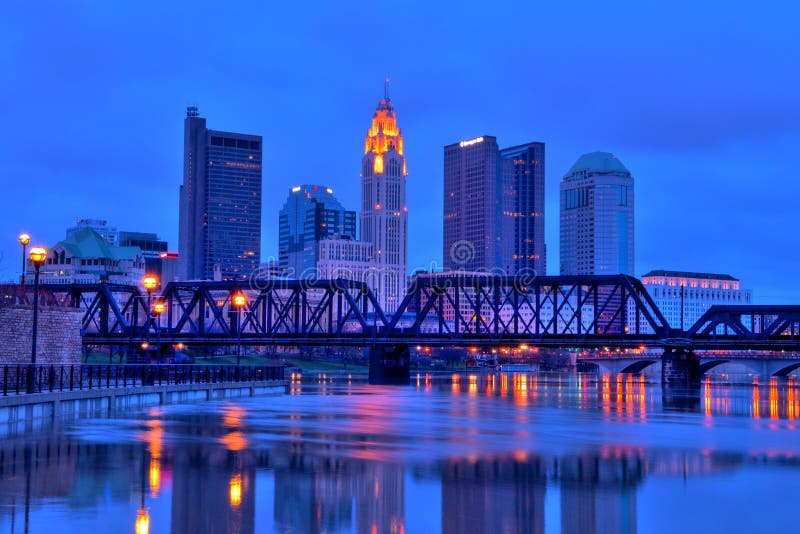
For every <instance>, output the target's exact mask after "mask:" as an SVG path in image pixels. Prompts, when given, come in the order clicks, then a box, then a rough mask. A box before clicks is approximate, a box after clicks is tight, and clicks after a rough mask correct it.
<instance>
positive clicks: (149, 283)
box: [142, 274, 158, 363]
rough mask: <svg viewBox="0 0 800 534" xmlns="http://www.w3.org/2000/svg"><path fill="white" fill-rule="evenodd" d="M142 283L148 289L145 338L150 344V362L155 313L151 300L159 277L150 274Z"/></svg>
mask: <svg viewBox="0 0 800 534" xmlns="http://www.w3.org/2000/svg"><path fill="white" fill-rule="evenodd" d="M142 285H143V286H144V288H145V290H147V319H146V320H145V322H144V338H145V342H146V343H147V346H148V351H147V363H150V351H149V347H150V320H151V319H152V317H151V314H152V313H153V311H152V308H151V307H150V301H151V299H152V297H153V290H154V289H155V288H156V287H158V278H156V277H155V276H153V275H152V274H148V275H146V276H145V277H144V278H142Z"/></svg>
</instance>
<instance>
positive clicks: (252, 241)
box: [178, 107, 261, 280]
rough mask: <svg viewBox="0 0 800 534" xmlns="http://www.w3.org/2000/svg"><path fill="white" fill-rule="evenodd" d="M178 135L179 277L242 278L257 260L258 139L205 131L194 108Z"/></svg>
mask: <svg viewBox="0 0 800 534" xmlns="http://www.w3.org/2000/svg"><path fill="white" fill-rule="evenodd" d="M183 131H184V137H183V185H181V189H180V223H179V232H178V252H179V254H180V258H179V261H180V262H181V269H180V277H181V279H183V280H211V279H214V278H215V272H216V273H217V276H219V277H221V278H222V279H225V280H232V279H242V278H247V277H248V276H249V275H250V274H251V273H252V272H254V271H255V270H256V269H258V266H259V263H260V256H261V136H260V135H248V134H241V133H230V132H220V131H216V130H209V129H208V128H206V120H205V119H204V118H202V117H200V116H199V114H198V112H197V108H196V107H188V108H186V119H185V120H184V130H183Z"/></svg>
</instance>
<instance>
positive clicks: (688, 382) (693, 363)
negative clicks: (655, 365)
mask: <svg viewBox="0 0 800 534" xmlns="http://www.w3.org/2000/svg"><path fill="white" fill-rule="evenodd" d="M701 380H702V373H701V372H700V358H699V357H698V356H697V355H695V353H694V351H693V350H691V349H683V348H677V349H665V350H664V354H663V355H662V356H661V385H662V386H664V387H669V386H677V387H684V386H699V385H700V382H701Z"/></svg>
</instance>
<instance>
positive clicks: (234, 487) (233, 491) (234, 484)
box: [229, 474, 242, 507]
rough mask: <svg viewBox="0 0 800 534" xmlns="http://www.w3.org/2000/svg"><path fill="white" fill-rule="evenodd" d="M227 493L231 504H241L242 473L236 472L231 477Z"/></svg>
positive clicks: (235, 505) (234, 505)
mask: <svg viewBox="0 0 800 534" xmlns="http://www.w3.org/2000/svg"><path fill="white" fill-rule="evenodd" d="M229 494H230V501H231V506H233V507H237V506H239V505H240V504H242V475H239V474H236V475H233V477H231V482H230V489H229Z"/></svg>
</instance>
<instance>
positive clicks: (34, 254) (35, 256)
mask: <svg viewBox="0 0 800 534" xmlns="http://www.w3.org/2000/svg"><path fill="white" fill-rule="evenodd" d="M29 257H30V259H31V263H33V268H34V269H35V270H36V275H35V276H34V278H33V332H32V333H31V367H30V370H29V371H30V372H29V374H28V393H33V366H34V365H36V331H37V330H38V326H39V269H40V268H41V267H42V265H44V262H45V260H46V259H47V249H46V248H44V247H33V248H32V249H31V252H30V256H29Z"/></svg>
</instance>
